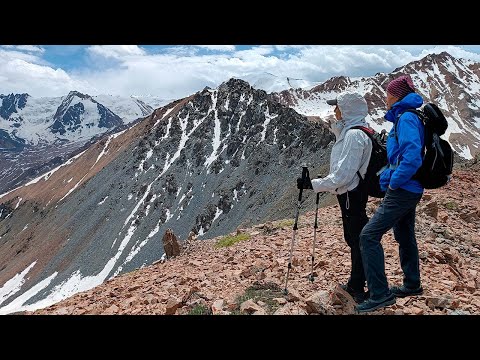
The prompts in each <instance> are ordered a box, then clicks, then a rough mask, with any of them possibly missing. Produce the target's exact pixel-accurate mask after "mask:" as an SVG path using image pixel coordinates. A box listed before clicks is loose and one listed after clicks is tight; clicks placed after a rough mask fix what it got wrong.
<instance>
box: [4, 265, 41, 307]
mask: <svg viewBox="0 0 480 360" xmlns="http://www.w3.org/2000/svg"><path fill="white" fill-rule="evenodd" d="M36 263H37V261H34V262H33V263H31V264H30V265H29V266H28V267H27V268H26V269H25V270H23V271H22V272H21V273H18V274H15V276H14V277H12V278H11V279H10V280H8V281H7V282H6V283H5V284H4V285H3V286H2V287H1V288H0V305H1V304H2V303H3V302H4V301H5V300H7V299H8V298H9V297H10V296H12V295H14V294H15V293H17V292H18V291H19V290H20V289H21V288H22V285H23V284H24V283H25V275H27V273H28V272H29V271H30V270H31V269H32V268H33V267H34V266H35V264H36ZM0 309H1V308H0Z"/></svg>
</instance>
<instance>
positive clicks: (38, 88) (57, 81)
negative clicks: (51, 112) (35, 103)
mask: <svg viewBox="0 0 480 360" xmlns="http://www.w3.org/2000/svg"><path fill="white" fill-rule="evenodd" d="M0 89H1V92H3V93H28V94H30V95H33V96H37V97H40V96H63V95H65V94H67V93H68V92H69V91H71V90H79V91H84V92H96V89H95V88H94V87H93V86H91V85H90V84H88V83H86V82H85V81H83V80H82V79H75V78H73V77H72V76H70V75H69V74H68V73H67V72H65V71H64V70H62V69H54V68H52V67H51V66H49V65H47V63H46V62H45V61H44V60H43V59H41V58H39V57H38V56H36V55H32V54H27V53H23V52H19V51H5V50H2V49H0Z"/></svg>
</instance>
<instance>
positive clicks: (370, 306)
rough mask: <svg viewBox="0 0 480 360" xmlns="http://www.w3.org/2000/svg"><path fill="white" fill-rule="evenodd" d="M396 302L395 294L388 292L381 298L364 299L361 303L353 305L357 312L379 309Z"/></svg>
mask: <svg viewBox="0 0 480 360" xmlns="http://www.w3.org/2000/svg"><path fill="white" fill-rule="evenodd" d="M395 302H396V298H395V295H393V294H392V293H390V294H388V295H387V296H385V297H383V298H381V299H380V300H373V299H371V298H369V299H367V300H365V301H364V302H363V303H361V304H358V305H357V306H356V307H355V310H356V311H357V312H358V313H366V312H369V311H373V310H377V309H381V308H383V307H385V306H389V305H393V304H395Z"/></svg>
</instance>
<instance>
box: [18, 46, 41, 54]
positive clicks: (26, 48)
mask: <svg viewBox="0 0 480 360" xmlns="http://www.w3.org/2000/svg"><path fill="white" fill-rule="evenodd" d="M16 48H17V49H18V50H22V51H29V52H36V53H40V54H43V53H44V52H45V49H44V48H42V47H40V46H35V45H17V47H16Z"/></svg>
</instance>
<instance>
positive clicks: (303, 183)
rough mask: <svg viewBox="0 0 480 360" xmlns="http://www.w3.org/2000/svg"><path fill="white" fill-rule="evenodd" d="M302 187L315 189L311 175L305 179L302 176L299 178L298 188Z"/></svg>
mask: <svg viewBox="0 0 480 360" xmlns="http://www.w3.org/2000/svg"><path fill="white" fill-rule="evenodd" d="M302 188H303V189H312V190H313V186H312V181H311V180H310V178H309V177H307V178H306V179H305V181H304V180H303V178H301V177H299V178H298V179H297V189H302Z"/></svg>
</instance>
